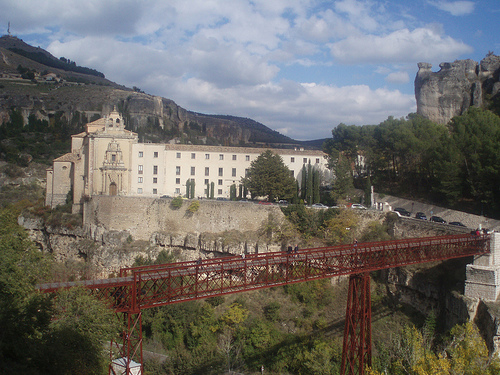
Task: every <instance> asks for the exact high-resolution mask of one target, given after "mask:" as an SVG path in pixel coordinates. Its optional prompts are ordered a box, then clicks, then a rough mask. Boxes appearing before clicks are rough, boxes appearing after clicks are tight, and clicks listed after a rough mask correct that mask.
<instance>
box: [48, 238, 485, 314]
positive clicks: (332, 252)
mask: <svg viewBox="0 0 500 375" xmlns="http://www.w3.org/2000/svg"><path fill="white" fill-rule="evenodd" d="M488 252H489V236H487V235H485V236H483V235H481V236H473V235H470V234H465V235H464V234H461V235H450V236H439V237H426V238H412V239H404V240H394V241H383V242H367V243H360V244H356V245H354V244H349V245H339V246H331V247H322V248H312V249H302V250H299V251H298V252H297V253H291V254H290V253H287V252H278V253H263V254H248V255H246V256H245V258H242V257H239V256H232V257H226V258H218V259H210V260H205V261H203V262H201V264H200V263H199V262H196V261H191V262H180V263H169V264H163V265H154V266H143V267H135V268H124V269H122V270H121V272H120V277H117V278H111V279H99V280H86V281H73V282H59V283H46V284H40V285H39V286H38V288H39V289H40V290H41V291H43V292H52V291H55V290H57V289H61V288H70V287H73V286H83V287H85V288H88V289H90V290H92V293H94V294H95V295H97V296H98V297H99V298H104V299H106V300H109V301H110V304H111V305H112V306H113V308H114V309H116V310H117V311H123V312H125V311H139V310H140V309H144V308H149V307H154V306H162V305H166V304H171V303H177V302H182V301H187V300H193V299H200V298H207V297H212V296H217V295H224V294H230V293H237V292H242V291H249V290H255V289H260V288H269V287H273V286H278V285H285V284H289V283H295V282H302V281H307V280H314V279H321V278H327V277H333V276H340V275H350V274H355V273H362V272H370V271H375V270H380V269H385V268H392V267H399V266H405V265H410V264H416V263H424V262H431V261H437V260H445V259H452V258H459V257H467V256H472V255H479V254H484V253H488Z"/></svg>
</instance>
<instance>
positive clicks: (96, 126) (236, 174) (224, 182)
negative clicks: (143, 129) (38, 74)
mask: <svg viewBox="0 0 500 375" xmlns="http://www.w3.org/2000/svg"><path fill="white" fill-rule="evenodd" d="M265 150H266V149H263V148H250V147H222V146H204V145H185V144H156V143H139V142H138V136H137V134H136V133H134V132H131V131H129V130H126V129H125V124H124V122H123V118H122V117H121V115H120V114H119V113H118V112H116V111H113V112H111V113H110V114H109V116H106V117H104V118H101V119H99V120H96V121H94V122H91V123H89V124H87V125H86V129H85V131H84V132H82V133H80V134H76V135H73V136H72V141H71V152H70V153H68V154H66V155H63V156H61V157H59V158H57V159H55V160H54V161H53V165H52V167H51V168H49V169H47V191H46V202H45V203H46V205H48V206H50V207H56V206H57V205H60V204H64V203H65V202H66V201H67V199H68V195H69V194H71V195H72V201H73V212H80V211H81V209H82V205H83V202H84V201H85V200H86V199H89V198H90V197H92V196H93V195H120V196H141V197H151V198H160V197H163V196H172V197H174V196H178V195H185V194H186V184H187V182H188V181H193V182H194V184H193V185H194V190H195V192H194V196H195V197H206V196H207V192H206V189H207V186H210V185H213V186H214V189H213V190H214V198H229V196H230V189H231V186H232V185H236V186H237V187H238V186H239V185H240V181H241V179H242V178H243V177H244V176H245V174H246V171H247V170H248V168H250V166H251V163H252V161H253V160H255V159H256V158H257V157H258V156H259V155H260V154H261V153H262V152H264V151H265ZM272 151H273V152H274V153H277V154H279V155H280V156H281V158H282V159H283V162H284V164H285V165H286V166H287V167H288V168H289V169H290V170H291V172H292V174H293V176H294V177H295V178H296V179H298V181H299V183H300V181H301V173H302V168H303V166H304V165H306V166H307V165H308V164H311V165H312V167H313V168H317V169H319V171H320V173H321V174H322V176H323V179H329V178H330V173H329V170H328V168H327V159H326V154H325V153H323V152H321V151H315V150H303V149H272Z"/></svg>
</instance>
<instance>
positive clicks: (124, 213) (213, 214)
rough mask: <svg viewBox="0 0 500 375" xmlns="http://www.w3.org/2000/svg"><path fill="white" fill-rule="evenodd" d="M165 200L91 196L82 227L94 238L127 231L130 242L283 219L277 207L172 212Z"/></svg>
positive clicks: (213, 204) (223, 205)
mask: <svg viewBox="0 0 500 375" xmlns="http://www.w3.org/2000/svg"><path fill="white" fill-rule="evenodd" d="M171 201H172V200H171V199H169V198H160V199H154V198H133V197H119V196H114V197H113V196H94V197H92V200H91V201H89V202H87V203H86V205H85V208H84V227H85V228H86V230H89V231H90V232H91V233H92V234H93V235H92V237H94V238H95V237H96V235H99V233H104V232H105V231H124V230H127V231H128V232H129V233H130V234H131V235H132V237H133V239H134V240H146V241H148V240H150V239H151V236H152V235H153V234H155V233H178V234H187V233H192V234H197V235H199V234H201V233H206V232H208V233H220V232H225V231H231V230H238V231H241V232H247V231H257V230H258V229H259V227H260V226H261V224H262V222H263V221H265V220H267V218H268V216H269V215H270V214H272V215H275V217H276V218H277V219H280V220H281V219H283V218H284V216H283V213H282V212H281V210H280V208H279V207H278V206H274V205H258V204H254V203H246V202H245V203H243V202H231V201H214V200H200V201H199V202H200V208H199V209H198V211H196V212H195V213H191V212H189V211H188V207H189V204H190V203H191V201H189V200H185V201H184V203H183V205H182V207H181V208H179V209H174V208H172V206H171Z"/></svg>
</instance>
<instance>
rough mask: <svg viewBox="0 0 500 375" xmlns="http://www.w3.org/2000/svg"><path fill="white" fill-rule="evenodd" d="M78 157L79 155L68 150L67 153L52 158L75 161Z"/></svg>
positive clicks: (56, 160)
mask: <svg viewBox="0 0 500 375" xmlns="http://www.w3.org/2000/svg"><path fill="white" fill-rule="evenodd" d="M79 159H80V156H78V155H77V154H74V153H72V152H69V153H67V154H64V155H63V156H60V157H58V158H57V159H54V162H58V161H59V162H75V161H77V160H79Z"/></svg>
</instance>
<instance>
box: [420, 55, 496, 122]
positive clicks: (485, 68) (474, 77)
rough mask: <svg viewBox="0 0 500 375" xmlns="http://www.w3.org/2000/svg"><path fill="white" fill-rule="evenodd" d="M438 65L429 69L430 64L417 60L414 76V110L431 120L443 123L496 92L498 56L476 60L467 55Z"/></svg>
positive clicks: (479, 105) (481, 102) (480, 103)
mask: <svg viewBox="0 0 500 375" xmlns="http://www.w3.org/2000/svg"><path fill="white" fill-rule="evenodd" d="M439 67H440V68H441V69H440V70H439V71H438V72H432V70H431V68H432V65H431V64H429V63H425V62H421V63H418V68H419V69H418V73H417V76H416V78H415V97H416V100H417V113H418V114H420V115H422V116H424V117H426V118H428V119H429V120H431V121H434V122H437V123H440V124H445V123H447V122H448V121H450V120H451V119H452V118H453V117H454V116H458V115H461V114H463V113H464V112H465V111H466V110H467V109H468V108H469V107H470V106H478V107H481V106H483V105H484V101H485V97H486V95H487V96H488V97H494V96H496V95H499V92H500V82H499V73H500V57H499V56H496V55H493V54H489V55H488V56H486V57H485V58H484V59H483V60H482V61H481V62H480V63H479V64H478V63H477V62H475V61H473V60H470V59H467V60H456V61H454V62H452V63H441V64H439Z"/></svg>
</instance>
